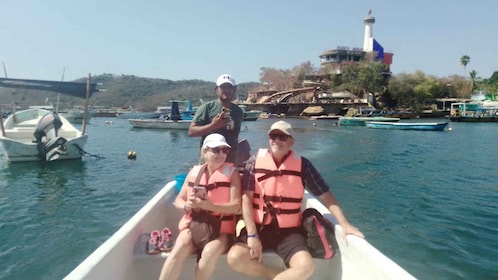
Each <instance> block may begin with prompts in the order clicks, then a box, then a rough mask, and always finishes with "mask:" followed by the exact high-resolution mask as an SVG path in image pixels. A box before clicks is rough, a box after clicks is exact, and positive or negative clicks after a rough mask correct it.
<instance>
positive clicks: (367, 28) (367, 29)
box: [363, 10, 375, 52]
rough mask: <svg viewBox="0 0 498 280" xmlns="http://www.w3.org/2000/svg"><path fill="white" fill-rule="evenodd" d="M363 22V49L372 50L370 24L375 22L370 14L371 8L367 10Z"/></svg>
mask: <svg viewBox="0 0 498 280" xmlns="http://www.w3.org/2000/svg"><path fill="white" fill-rule="evenodd" d="M363 23H364V24H365V37H364V38H363V51H365V52H371V51H373V34H372V33H373V31H372V26H373V24H374V23H375V18H374V17H373V16H372V10H368V16H367V17H366V18H364V19H363Z"/></svg>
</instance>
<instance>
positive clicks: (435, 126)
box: [365, 121, 448, 131]
mask: <svg viewBox="0 0 498 280" xmlns="http://www.w3.org/2000/svg"><path fill="white" fill-rule="evenodd" d="M365 125H366V126H367V127H369V128H380V129H401V130H428V131H444V130H445V128H446V126H448V122H434V123H417V122H375V121H374V122H366V123H365Z"/></svg>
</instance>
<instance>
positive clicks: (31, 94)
mask: <svg viewBox="0 0 498 280" xmlns="http://www.w3.org/2000/svg"><path fill="white" fill-rule="evenodd" d="M76 82H86V78H81V79H78V80H76ZM92 83H98V84H99V86H98V88H99V89H101V90H102V91H100V92H96V93H94V94H93V96H92V97H91V98H90V105H92V106H104V107H123V106H133V107H134V108H135V109H137V110H143V111H154V110H155V109H156V107H157V106H168V105H169V104H170V103H169V101H170V100H187V99H191V100H192V103H193V105H194V106H198V105H200V103H201V100H203V101H208V100H212V99H215V98H216V94H215V92H214V89H215V83H214V82H211V81H203V80H195V79H193V80H180V81H172V80H167V79H153V78H142V77H137V76H133V75H112V74H102V75H98V76H93V77H92ZM257 85H258V84H257V83H242V84H239V85H238V86H237V93H238V95H239V99H242V100H245V99H246V97H247V92H248V91H249V89H251V88H254V87H256V86H257ZM14 102H15V103H16V104H18V105H20V106H22V107H27V106H29V105H43V104H50V103H51V104H54V106H55V104H56V102H57V94H56V93H46V92H39V91H38V92H35V91H30V90H19V89H18V90H12V89H7V88H0V104H4V106H5V104H13V103H14ZM76 105H84V100H83V99H79V98H73V97H68V96H61V97H60V100H59V109H60V110H62V109H66V108H71V107H73V106H76Z"/></svg>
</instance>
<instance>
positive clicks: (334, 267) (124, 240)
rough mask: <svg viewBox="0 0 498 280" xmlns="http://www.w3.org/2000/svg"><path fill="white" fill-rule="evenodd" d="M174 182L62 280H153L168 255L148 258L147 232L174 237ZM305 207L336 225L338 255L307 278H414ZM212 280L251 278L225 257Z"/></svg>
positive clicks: (308, 200)
mask: <svg viewBox="0 0 498 280" xmlns="http://www.w3.org/2000/svg"><path fill="white" fill-rule="evenodd" d="M176 195H177V193H176V182H175V181H171V182H169V183H167V184H166V185H165V186H164V187H163V188H162V189H161V190H160V191H159V192H158V193H157V194H156V195H155V196H154V197H153V198H152V199H151V200H150V201H149V202H148V203H147V204H146V205H145V206H144V207H143V208H142V209H140V210H139V211H138V212H137V213H136V214H135V215H134V216H133V217H132V218H131V219H130V220H128V221H127V222H126V223H125V224H124V225H123V226H122V227H121V228H120V229H119V230H118V231H117V232H116V233H114V234H113V235H112V236H111V237H110V238H109V239H108V240H107V241H105V242H104V243H103V244H102V245H101V246H100V247H99V248H97V249H96V250H95V251H94V252H93V253H92V254H91V255H90V256H88V257H87V258H86V259H85V260H84V261H83V262H82V263H80V264H79V265H78V266H77V267H76V268H75V269H74V270H73V271H72V272H70V273H69V274H68V275H67V276H66V277H65V278H64V279H68V280H70V279H157V278H158V277H159V273H160V271H161V267H162V265H163V263H164V261H165V259H166V258H167V257H168V256H169V253H166V252H162V253H159V254H156V255H149V254H146V252H145V248H146V244H147V242H148V233H149V232H151V231H152V230H155V229H162V228H164V227H168V228H169V229H170V230H171V231H172V232H173V237H175V236H177V235H178V227H177V225H178V221H179V220H180V218H181V216H182V214H183V213H181V212H180V211H178V210H177V209H176V208H175V207H174V205H173V202H174V200H175V198H176ZM303 206H304V207H307V208H315V209H317V210H318V211H320V212H321V213H322V214H324V216H325V217H326V218H328V219H329V220H330V221H331V222H333V223H334V224H336V225H335V230H336V236H337V237H339V238H337V241H338V244H339V253H338V254H337V255H336V256H334V257H333V258H332V259H328V260H324V259H314V264H315V272H314V274H313V276H312V277H311V278H310V279H415V278H414V277H413V276H412V275H410V274H409V273H408V272H407V271H405V270H404V269H403V268H402V267H400V266H399V265H398V264H396V263H395V262H393V261H392V260H391V259H389V258H388V257H386V256H385V255H383V254H382V253H381V252H380V251H378V250H377V249H376V248H374V247H373V246H372V245H371V244H370V243H368V241H366V240H365V239H362V238H359V237H356V236H351V235H348V236H347V244H346V242H345V241H344V240H343V239H342V238H340V237H341V236H342V228H341V227H340V226H339V225H337V223H336V222H335V221H334V220H333V218H332V216H331V214H330V213H329V212H328V210H327V209H326V208H325V206H323V204H321V203H320V202H319V201H318V200H317V199H315V198H314V197H312V196H311V195H310V194H309V193H306V194H305V198H304V203H303ZM220 258H221V259H220V260H219V261H218V263H217V267H216V270H215V273H214V275H213V276H212V279H238V280H244V279H253V278H249V277H246V276H244V275H241V274H239V273H237V272H234V271H233V270H232V269H230V268H229V267H228V265H227V261H226V254H224V255H221V256H220ZM263 261H264V262H265V263H267V264H269V265H272V266H274V267H279V268H282V269H283V268H284V267H285V265H284V263H283V262H282V260H281V259H280V257H278V256H277V255H276V254H275V253H273V252H264V254H263ZM195 266H196V256H195V255H192V256H190V257H188V258H187V260H186V262H185V264H184V265H183V268H182V273H181V276H180V279H193V273H194V270H195V269H194V268H195Z"/></svg>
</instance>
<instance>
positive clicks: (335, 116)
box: [310, 115, 341, 121]
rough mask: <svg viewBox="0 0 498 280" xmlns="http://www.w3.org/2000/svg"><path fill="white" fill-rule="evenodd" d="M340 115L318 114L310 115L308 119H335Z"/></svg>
mask: <svg viewBox="0 0 498 280" xmlns="http://www.w3.org/2000/svg"><path fill="white" fill-rule="evenodd" d="M340 117H341V116H338V115H320V116H311V117H310V120H312V121H314V120H337V119H339V118H340Z"/></svg>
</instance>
